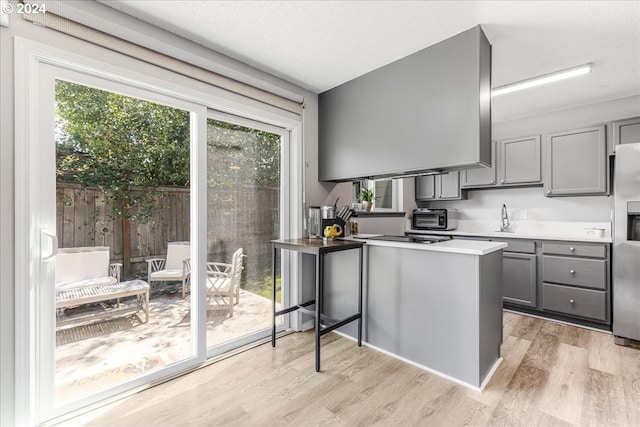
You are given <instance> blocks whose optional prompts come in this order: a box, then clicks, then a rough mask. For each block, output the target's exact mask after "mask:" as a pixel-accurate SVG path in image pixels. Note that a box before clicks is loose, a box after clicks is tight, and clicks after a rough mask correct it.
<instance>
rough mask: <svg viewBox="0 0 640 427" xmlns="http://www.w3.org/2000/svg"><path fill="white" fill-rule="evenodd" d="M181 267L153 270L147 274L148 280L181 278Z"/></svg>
mask: <svg viewBox="0 0 640 427" xmlns="http://www.w3.org/2000/svg"><path fill="white" fill-rule="evenodd" d="M182 273H183V270H182V267H180V269H179V270H178V269H167V270H158V271H154V272H153V273H151V274H150V275H149V279H150V280H182Z"/></svg>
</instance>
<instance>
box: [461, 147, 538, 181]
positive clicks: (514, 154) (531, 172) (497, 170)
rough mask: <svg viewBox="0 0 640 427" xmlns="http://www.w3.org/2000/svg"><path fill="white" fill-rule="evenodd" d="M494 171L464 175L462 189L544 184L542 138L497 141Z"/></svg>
mask: <svg viewBox="0 0 640 427" xmlns="http://www.w3.org/2000/svg"><path fill="white" fill-rule="evenodd" d="M491 148H492V150H491V151H492V155H491V158H492V160H491V165H492V167H491V168H484V169H467V170H466V171H463V172H462V177H463V178H462V179H463V182H462V188H482V187H501V186H528V185H531V186H533V185H541V184H542V150H541V138H540V135H532V136H526V137H521V138H510V139H503V140H500V141H498V142H496V141H493V142H492V145H491Z"/></svg>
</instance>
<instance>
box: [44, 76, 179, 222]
mask: <svg viewBox="0 0 640 427" xmlns="http://www.w3.org/2000/svg"><path fill="white" fill-rule="evenodd" d="M55 108H56V143H57V150H58V155H57V179H58V181H62V182H71V183H78V184H82V185H83V186H87V187H98V188H101V189H102V190H103V191H104V192H105V195H106V196H107V198H108V199H110V200H109V201H110V202H111V205H112V206H113V209H114V212H113V214H114V215H115V216H116V217H128V216H131V215H133V217H134V219H136V220H138V221H140V222H146V220H149V219H150V215H151V210H152V209H153V206H152V194H151V192H150V191H130V189H131V187H132V186H136V187H143V188H145V189H149V190H150V189H154V188H156V187H159V186H168V185H172V186H189V130H190V123H189V112H188V111H184V110H179V109H175V108H171V107H167V106H164V105H159V104H155V103H152V102H148V101H144V100H141V99H137V98H132V97H128V96H123V95H119V94H116V93H112V92H107V91H103V90H99V89H95V88H92V87H88V86H83V85H78V84H75V83H71V82H67V81H62V80H57V81H56V106H55ZM132 206H136V207H137V209H135V210H133V211H132V210H130V209H129V208H130V207H132Z"/></svg>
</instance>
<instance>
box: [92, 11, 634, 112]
mask: <svg viewBox="0 0 640 427" xmlns="http://www.w3.org/2000/svg"><path fill="white" fill-rule="evenodd" d="M103 3H104V4H106V5H109V6H111V7H113V8H116V9H119V10H121V11H123V12H125V13H127V14H130V15H133V16H135V17H137V18H139V19H140V20H143V21H146V22H149V23H152V24H155V25H157V26H159V27H161V28H165V29H167V30H169V31H171V32H174V33H176V34H179V35H181V36H183V37H185V38H187V39H190V40H193V41H195V42H197V43H199V44H201V45H204V46H207V47H210V48H212V49H214V50H216V51H218V52H221V53H224V54H226V55H228V56H230V57H233V58H235V59H238V60H240V61H243V62H245V63H248V64H250V65H252V66H254V67H256V68H259V69H262V70H264V71H267V72H269V73H271V74H274V75H276V76H279V77H282V78H284V79H286V80H289V81H291V82H293V83H296V84H298V85H300V86H302V87H305V88H307V89H310V90H312V91H314V92H318V93H320V92H323V91H325V90H327V89H330V88H332V87H335V86H337V85H339V84H341V83H344V82H346V81H348V80H351V79H352V78H354V77H357V76H359V75H361V74H364V73H366V72H368V71H371V70H373V69H376V68H378V67H380V66H382V65H385V64H387V63H390V62H393V61H395V60H397V59H400V58H402V57H404V56H407V55H409V54H411V53H413V52H416V51H418V50H420V49H423V48H425V47H428V46H430V45H433V44H435V43H437V42H439V41H442V40H444V39H446V38H449V37H451V36H454V35H456V34H458V33H460V32H462V31H464V30H467V29H469V28H471V27H473V26H475V25H478V24H481V25H482V28H483V29H484V31H485V33H486V35H487V37H488V39H489V41H490V42H491V44H492V46H493V86H494V87H497V86H501V85H504V84H508V83H512V82H515V81H519V80H523V79H527V78H530V77H533V76H537V75H541V74H546V73H549V72H552V71H556V70H561V69H565V68H569V67H572V66H576V65H580V64H584V63H587V62H593V64H594V68H593V72H592V73H591V74H589V75H587V76H583V77H579V78H576V79H573V80H567V81H563V82H558V83H555V84H551V85H548V86H546V87H541V88H536V89H532V90H528V91H523V92H519V93H514V94H509V95H504V96H501V97H498V98H495V99H494V101H493V111H492V113H493V118H494V122H495V121H503V120H509V119H513V118H517V117H523V116H528V115H532V114H538V113H543V112H548V111H555V110H559V109H564V108H569V107H573V106H579V105H585V104H591V103H594V102H600V101H606V100H610V99H617V98H622V97H626V96H631V95H635V94H640V2H638V1H624V2H616V1H589V2H584V1H486V2H485V1H462V2H458V1H446V2H445V1H152V0H147V1H139V0H137V1H136V0H124V1H103Z"/></svg>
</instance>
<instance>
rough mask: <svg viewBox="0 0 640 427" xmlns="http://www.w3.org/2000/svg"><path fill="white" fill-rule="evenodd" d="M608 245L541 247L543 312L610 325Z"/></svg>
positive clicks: (567, 244) (565, 243)
mask: <svg viewBox="0 0 640 427" xmlns="http://www.w3.org/2000/svg"><path fill="white" fill-rule="evenodd" d="M609 250H610V247H609V245H608V244H604V243H602V244H600V243H576V242H543V243H542V253H543V256H542V269H541V270H542V292H541V294H542V307H541V308H542V310H543V311H545V312H554V313H558V314H561V315H564V316H571V317H576V318H582V319H585V320H589V321H592V322H598V323H605V324H607V325H609V324H611V292H610V289H611V286H610V277H611V259H610V252H609Z"/></svg>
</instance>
